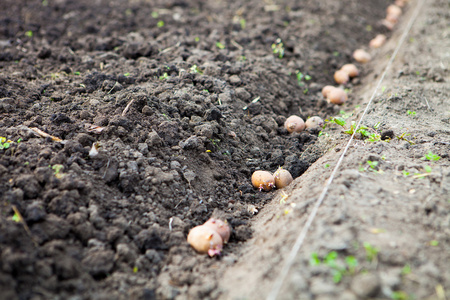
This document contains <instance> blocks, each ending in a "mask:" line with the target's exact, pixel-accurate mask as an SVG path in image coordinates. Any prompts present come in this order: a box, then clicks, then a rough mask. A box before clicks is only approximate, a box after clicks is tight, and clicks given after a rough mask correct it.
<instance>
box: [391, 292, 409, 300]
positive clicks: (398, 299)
mask: <svg viewBox="0 0 450 300" xmlns="http://www.w3.org/2000/svg"><path fill="white" fill-rule="evenodd" d="M391 299H393V300H409V299H411V297H409V295H408V294H407V293H406V292H404V291H395V292H392V294H391Z"/></svg>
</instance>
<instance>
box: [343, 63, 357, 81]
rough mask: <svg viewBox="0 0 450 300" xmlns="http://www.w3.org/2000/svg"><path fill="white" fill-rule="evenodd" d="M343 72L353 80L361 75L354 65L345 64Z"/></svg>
mask: <svg viewBox="0 0 450 300" xmlns="http://www.w3.org/2000/svg"><path fill="white" fill-rule="evenodd" d="M341 71H344V72H345V73H347V74H348V76H349V77H351V78H353V77H356V76H358V75H359V71H358V68H357V67H356V66H355V65H354V64H345V65H343V66H342V68H341Z"/></svg>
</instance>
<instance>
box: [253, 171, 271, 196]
mask: <svg viewBox="0 0 450 300" xmlns="http://www.w3.org/2000/svg"><path fill="white" fill-rule="evenodd" d="M252 184H253V186H254V187H255V188H258V189H259V190H260V191H261V190H264V191H266V192H268V191H270V190H272V189H273V188H274V187H275V178H274V177H273V175H272V174H271V173H270V172H267V171H261V170H259V171H255V172H254V173H253V175H252Z"/></svg>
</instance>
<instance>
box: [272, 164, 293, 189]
mask: <svg viewBox="0 0 450 300" xmlns="http://www.w3.org/2000/svg"><path fill="white" fill-rule="evenodd" d="M273 176H274V177H275V185H276V187H277V189H282V188H284V187H286V186H288V185H289V184H290V183H291V182H292V181H293V180H294V179H293V178H292V175H291V173H289V171H288V170H285V169H282V168H279V169H278V170H277V171H276V172H275V173H273Z"/></svg>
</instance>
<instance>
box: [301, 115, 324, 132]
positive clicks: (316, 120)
mask: <svg viewBox="0 0 450 300" xmlns="http://www.w3.org/2000/svg"><path fill="white" fill-rule="evenodd" d="M323 124H324V123H323V120H322V118H321V117H318V116H314V117H311V118H309V119H308V120H306V122H305V125H306V128H311V129H313V128H320V127H323Z"/></svg>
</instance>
